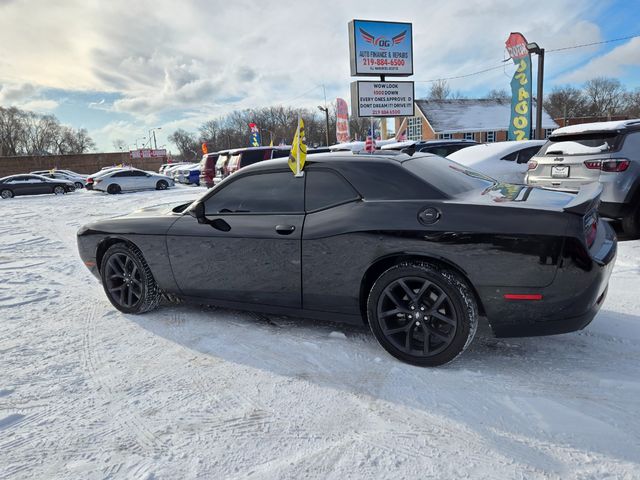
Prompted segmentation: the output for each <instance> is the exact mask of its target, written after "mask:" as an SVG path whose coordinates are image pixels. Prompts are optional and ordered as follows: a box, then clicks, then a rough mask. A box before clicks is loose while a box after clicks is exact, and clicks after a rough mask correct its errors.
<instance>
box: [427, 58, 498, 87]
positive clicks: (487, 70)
mask: <svg viewBox="0 0 640 480" xmlns="http://www.w3.org/2000/svg"><path fill="white" fill-rule="evenodd" d="M505 61H506V60H505ZM499 68H504V65H497V66H495V67H489V68H485V69H484V70H478V71H477V72H472V73H467V74H465V75H456V76H455V77H442V78H433V79H431V80H415V82H416V83H431V82H438V81H440V80H455V79H457V78H466V77H472V76H473V75H479V74H480V73H485V72H490V71H491V70H497V69H499Z"/></svg>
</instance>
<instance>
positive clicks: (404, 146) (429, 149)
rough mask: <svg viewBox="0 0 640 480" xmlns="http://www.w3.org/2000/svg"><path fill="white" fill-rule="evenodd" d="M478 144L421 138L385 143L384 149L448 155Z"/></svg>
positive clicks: (471, 141) (466, 141)
mask: <svg viewBox="0 0 640 480" xmlns="http://www.w3.org/2000/svg"><path fill="white" fill-rule="evenodd" d="M477 144H478V142H476V141H475V140H420V141H417V142H412V141H405V142H397V143H390V144H388V145H383V146H382V150H398V151H401V152H405V153H413V152H424V153H433V154H434V155H439V156H440V157H448V156H449V155H451V154H452V153H453V152H457V151H458V150H462V149H463V148H466V147H470V146H471V145H477Z"/></svg>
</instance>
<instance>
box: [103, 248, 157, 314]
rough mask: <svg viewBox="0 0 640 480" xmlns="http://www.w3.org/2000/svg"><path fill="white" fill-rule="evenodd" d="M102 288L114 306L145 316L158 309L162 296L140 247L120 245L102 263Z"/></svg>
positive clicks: (109, 250)
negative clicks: (146, 313) (144, 314)
mask: <svg viewBox="0 0 640 480" xmlns="http://www.w3.org/2000/svg"><path fill="white" fill-rule="evenodd" d="M100 277H101V279H102V286H103V288H104V292H105V293H106V295H107V298H108V299H109V301H110V302H111V304H112V305H113V306H114V307H116V308H117V309H118V310H120V311H121V312H124V313H135V314H138V313H145V312H148V311H150V310H153V309H154V308H156V307H157V306H158V303H159V302H160V298H161V297H162V294H161V293H162V292H160V289H159V288H158V285H157V284H156V281H155V279H154V278H153V275H152V274H151V270H150V269H149V265H147V262H146V261H145V259H144V257H143V256H142V252H140V250H139V249H138V247H136V246H134V245H130V244H126V243H116V244H115V245H112V246H111V247H109V248H108V249H107V251H106V252H105V254H104V256H103V257H102V262H101V263H100Z"/></svg>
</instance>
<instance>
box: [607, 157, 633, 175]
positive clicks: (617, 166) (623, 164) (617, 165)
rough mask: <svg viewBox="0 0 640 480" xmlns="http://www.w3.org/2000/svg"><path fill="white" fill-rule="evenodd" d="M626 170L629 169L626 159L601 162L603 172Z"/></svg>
mask: <svg viewBox="0 0 640 480" xmlns="http://www.w3.org/2000/svg"><path fill="white" fill-rule="evenodd" d="M627 168H629V160H627V159H626V158H623V159H619V160H606V161H604V162H602V171H603V172H624V171H625V170H626V169H627Z"/></svg>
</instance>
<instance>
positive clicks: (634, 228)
mask: <svg viewBox="0 0 640 480" xmlns="http://www.w3.org/2000/svg"><path fill="white" fill-rule="evenodd" d="M622 230H623V231H624V233H625V234H627V235H629V236H630V237H640V205H637V206H636V208H634V209H633V210H632V211H631V213H630V214H629V215H627V216H626V217H624V218H623V219H622Z"/></svg>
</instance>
